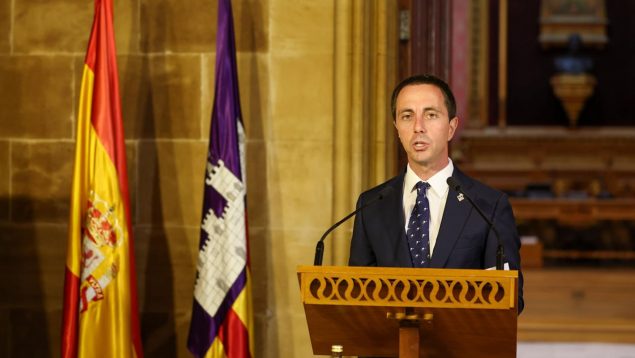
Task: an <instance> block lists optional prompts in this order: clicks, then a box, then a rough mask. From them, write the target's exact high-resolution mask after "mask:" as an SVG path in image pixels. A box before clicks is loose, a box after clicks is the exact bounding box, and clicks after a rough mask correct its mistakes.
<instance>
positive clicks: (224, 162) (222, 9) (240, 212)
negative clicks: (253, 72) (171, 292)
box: [188, 0, 254, 358]
mask: <svg viewBox="0 0 635 358" xmlns="http://www.w3.org/2000/svg"><path fill="white" fill-rule="evenodd" d="M215 74H216V83H215V94H214V105H213V109H212V124H211V129H210V139H209V150H208V156H207V170H206V176H205V191H204V198H203V218H202V225H201V240H200V244H199V256H198V266H197V269H198V270H197V276H196V284H195V287H194V304H193V307H192V321H191V324H190V332H189V337H188V348H189V350H190V351H191V352H192V353H193V354H194V355H195V356H196V357H219V358H220V357H228V358H238V357H241V358H242V357H253V356H254V354H253V352H254V350H253V319H252V307H251V276H250V275H251V274H250V270H249V249H248V242H247V215H246V211H245V200H246V192H247V191H246V180H245V135H244V129H243V124H242V119H241V112H240V99H239V94H238V74H237V70H236V48H235V40H234V23H233V19H232V10H231V3H230V0H219V1H218V30H217V34H216V72H215Z"/></svg>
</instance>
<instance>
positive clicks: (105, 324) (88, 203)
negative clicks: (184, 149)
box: [62, 0, 143, 357]
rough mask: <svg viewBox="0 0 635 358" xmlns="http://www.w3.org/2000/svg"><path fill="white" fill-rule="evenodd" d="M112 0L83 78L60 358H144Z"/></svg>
mask: <svg viewBox="0 0 635 358" xmlns="http://www.w3.org/2000/svg"><path fill="white" fill-rule="evenodd" d="M117 74H118V71H117V63H116V54H115V41H114V31H113V21H112V2H111V0H96V1H95V17H94V21H93V27H92V30H91V35H90V40H89V44H88V50H87V53H86V58H85V63H84V71H83V77H82V86H81V94H80V101H79V113H78V121H77V140H76V147H75V165H74V172H73V187H72V193H71V205H70V219H69V232H68V246H67V261H66V276H65V288H64V317H63V329H62V357H97V356H99V357H142V356H143V354H142V349H141V339H140V333H139V321H138V308H137V292H136V286H137V285H136V278H135V268H134V257H133V251H134V250H133V236H132V227H131V222H130V203H129V194H128V174H127V171H126V153H125V144H124V135H123V123H122V119H121V108H120V102H119V98H120V97H119V81H118V77H117Z"/></svg>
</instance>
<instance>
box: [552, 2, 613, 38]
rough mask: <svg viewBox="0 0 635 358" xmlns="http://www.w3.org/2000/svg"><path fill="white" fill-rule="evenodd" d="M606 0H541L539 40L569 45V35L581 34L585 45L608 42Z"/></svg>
mask: <svg viewBox="0 0 635 358" xmlns="http://www.w3.org/2000/svg"><path fill="white" fill-rule="evenodd" d="M607 23H608V20H607V17H606V5H605V3H604V0H542V1H541V3H540V43H541V44H542V45H543V47H554V46H555V47H566V45H567V42H568V39H569V36H571V35H572V34H580V36H581V37H582V41H583V42H584V43H585V44H586V45H590V46H594V47H598V48H601V47H603V46H604V45H605V44H606V43H607V42H608V38H607V36H606V26H607Z"/></svg>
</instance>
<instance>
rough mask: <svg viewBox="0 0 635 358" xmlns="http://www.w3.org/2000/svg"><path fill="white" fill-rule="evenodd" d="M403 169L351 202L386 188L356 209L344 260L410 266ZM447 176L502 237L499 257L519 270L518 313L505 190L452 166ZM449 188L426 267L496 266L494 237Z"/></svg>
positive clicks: (515, 247) (516, 259)
mask: <svg viewBox="0 0 635 358" xmlns="http://www.w3.org/2000/svg"><path fill="white" fill-rule="evenodd" d="M404 175H405V171H404V172H403V173H402V174H400V175H398V176H396V177H394V178H392V179H390V180H388V181H387V182H385V183H383V184H380V185H379V186H376V187H374V188H372V189H370V190H368V191H366V192H364V193H362V194H361V195H360V196H359V199H358V201H357V207H358V208H359V207H360V206H362V205H364V203H365V202H367V201H368V200H372V199H373V198H376V197H377V196H378V195H379V193H380V192H381V191H382V190H384V189H385V188H386V187H387V186H390V187H392V189H393V190H392V193H391V194H390V195H387V196H385V197H384V198H383V199H382V200H380V201H378V202H376V203H374V204H372V205H370V206H369V207H367V208H366V209H364V210H362V211H361V212H360V213H358V214H357V216H356V218H355V226H354V228H353V237H352V240H351V249H350V257H349V265H351V266H380V267H412V261H411V260H410V252H409V250H408V243H407V241H406V238H405V218H404V212H403V182H404ZM452 176H453V177H454V178H455V179H456V180H457V181H458V182H459V183H461V188H462V189H463V191H464V192H465V193H466V194H467V195H469V196H470V198H472V200H474V202H475V203H476V205H478V206H479V207H480V208H481V210H482V211H483V212H484V213H485V215H486V216H488V218H489V219H490V220H491V221H492V222H493V223H494V225H495V226H496V229H497V230H498V232H499V234H500V238H501V240H502V241H503V247H504V251H505V262H506V263H509V267H510V269H512V270H518V271H519V280H518V312H519V313H520V312H521V311H522V310H523V308H524V301H523V277H522V272H520V253H519V250H520V239H519V237H518V232H517V230H516V220H515V219H514V214H513V212H512V208H511V205H510V204H509V200H508V198H507V195H505V194H504V193H502V192H501V191H499V190H496V189H493V188H491V187H489V186H486V185H485V184H483V183H481V182H479V181H477V180H474V179H472V178H470V177H468V176H467V175H465V174H463V173H462V172H461V171H460V170H458V169H457V168H456V166H455V167H454V173H453V174H452ZM458 194H459V193H458V192H456V191H454V190H453V189H452V188H450V191H449V193H448V198H447V201H446V204H445V210H444V212H443V218H442V220H441V227H440V228H439V235H438V236H437V241H436V244H435V247H434V252H433V253H432V257H431V261H430V267H432V268H457V269H485V268H490V267H495V266H496V248H497V240H496V236H495V234H494V232H493V231H492V230H489V227H488V224H487V223H486V222H485V220H483V218H482V217H481V216H480V215H479V214H478V212H477V211H476V210H474V208H473V207H472V205H470V203H469V201H468V200H467V199H465V200H462V201H459V200H458Z"/></svg>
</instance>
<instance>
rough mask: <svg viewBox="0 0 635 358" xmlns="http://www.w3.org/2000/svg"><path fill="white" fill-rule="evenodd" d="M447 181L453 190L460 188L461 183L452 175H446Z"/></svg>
mask: <svg viewBox="0 0 635 358" xmlns="http://www.w3.org/2000/svg"><path fill="white" fill-rule="evenodd" d="M447 182H448V185H449V186H450V188H452V189H453V190H454V191H460V190H461V183H459V181H458V180H456V179H454V177H448V180H447Z"/></svg>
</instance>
